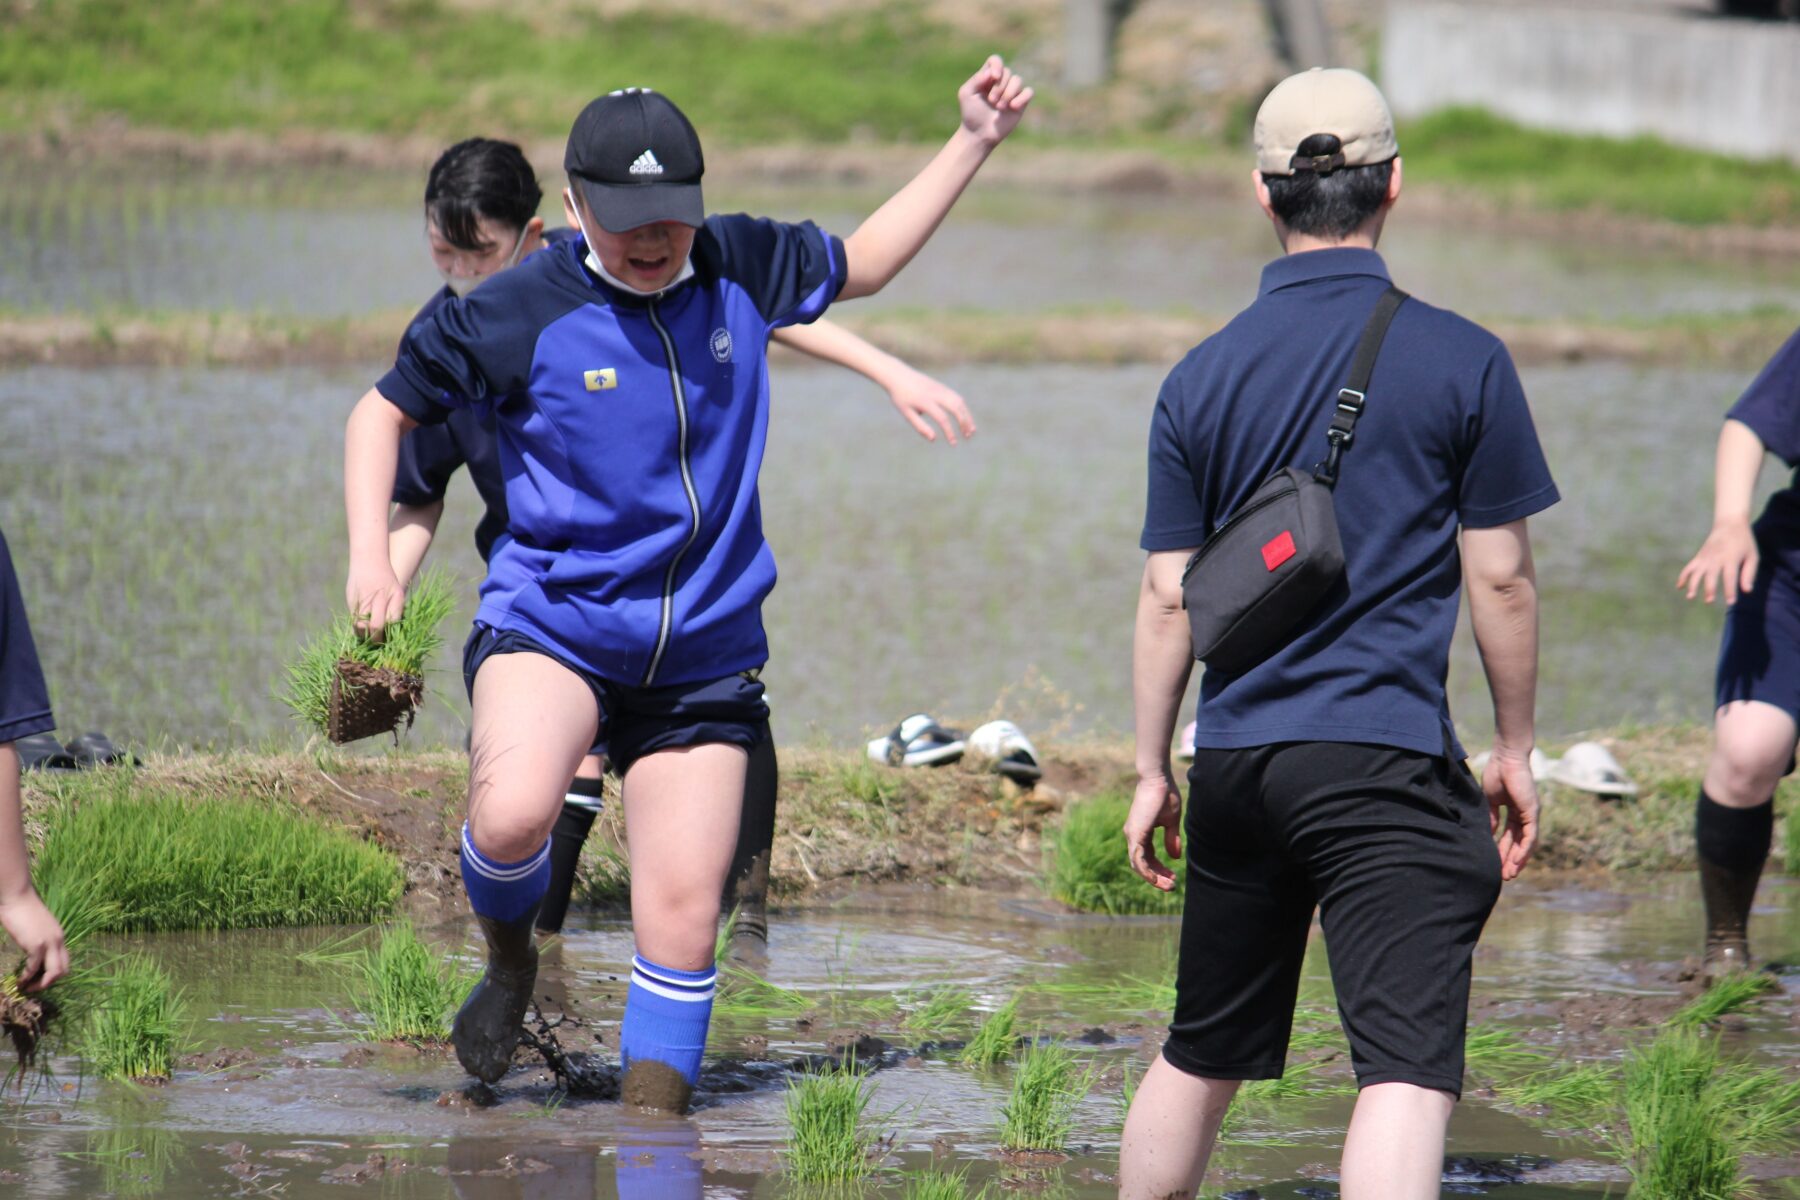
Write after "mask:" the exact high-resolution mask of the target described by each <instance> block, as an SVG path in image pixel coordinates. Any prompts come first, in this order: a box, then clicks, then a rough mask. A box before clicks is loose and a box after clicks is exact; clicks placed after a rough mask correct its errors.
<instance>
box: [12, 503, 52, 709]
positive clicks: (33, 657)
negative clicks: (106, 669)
mask: <svg viewBox="0 0 1800 1200" xmlns="http://www.w3.org/2000/svg"><path fill="white" fill-rule="evenodd" d="M54 728H56V718H55V717H53V716H52V715H51V713H50V690H49V688H48V687H47V686H46V685H45V683H44V672H43V669H42V668H41V667H39V666H38V657H37V647H36V645H35V644H34V643H33V642H32V640H31V625H30V624H29V623H28V622H27V621H26V619H25V598H24V597H23V596H22V595H20V593H19V580H18V576H16V575H15V574H13V562H12V554H11V552H10V551H8V549H7V547H6V535H5V534H0V743H4V742H16V741H18V740H19V739H20V738H22V737H30V736H31V735H32V734H34V733H43V732H44V731H45V730H48V729H54Z"/></svg>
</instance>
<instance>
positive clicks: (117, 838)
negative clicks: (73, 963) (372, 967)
mask: <svg viewBox="0 0 1800 1200" xmlns="http://www.w3.org/2000/svg"><path fill="white" fill-rule="evenodd" d="M86 774H89V775H92V776H99V777H100V778H93V779H88V778H83V779H81V780H78V781H73V782H71V784H70V785H69V790H67V791H66V792H65V793H64V794H63V795H62V796H61V797H60V798H59V799H58V801H57V802H56V803H54V804H52V805H50V806H49V807H48V808H47V809H45V811H44V813H43V822H42V823H43V827H44V835H43V841H42V843H41V844H40V845H39V847H38V851H37V855H36V874H37V876H38V878H39V879H40V880H42V881H44V882H45V884H46V886H54V887H62V886H68V885H69V884H70V883H71V882H72V881H77V880H79V881H81V886H82V887H83V888H85V889H88V890H89V891H90V892H91V894H92V895H93V896H94V897H96V898H97V899H98V900H99V901H100V902H101V903H103V904H104V905H105V906H106V908H105V913H104V919H103V920H101V922H100V925H101V927H103V928H105V929H108V930H116V931H123V932H133V931H139V930H144V931H155V930H169V929H249V928H263V927H270V926H282V925H337V924H348V923H352V922H361V921H368V920H372V919H375V918H378V917H382V916H385V915H386V914H387V913H388V912H390V911H392V909H393V906H394V903H395V902H396V901H397V900H398V899H399V898H400V893H401V890H402V889H403V888H404V886H405V876H404V873H403V872H402V870H401V867H400V863H399V861H398V860H397V859H395V857H394V856H393V855H392V854H389V853H388V852H387V851H385V850H383V849H382V848H381V847H379V846H375V845H372V844H371V843H369V842H365V841H363V840H361V839H359V838H356V837H354V836H352V835H350V834H348V833H346V832H344V831H342V830H339V829H334V828H332V827H330V826H327V825H325V824H323V823H321V822H319V821H316V820H314V819H312V818H310V817H307V816H305V815H304V814H302V813H300V812H298V811H296V810H294V809H292V808H290V807H288V806H287V805H284V804H272V803H267V802H251V801H246V800H236V799H222V798H194V797H191V796H188V795H185V794H182V793H179V792H175V791H172V790H163V789H155V788H146V787H141V786H139V785H138V783H137V780H136V777H135V774H134V773H133V772H131V771H130V770H126V769H118V770H114V771H107V772H91V773H86ZM66 924H67V923H66V922H65V929H66Z"/></svg>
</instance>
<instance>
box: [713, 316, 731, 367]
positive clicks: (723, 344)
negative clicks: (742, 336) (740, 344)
mask: <svg viewBox="0 0 1800 1200" xmlns="http://www.w3.org/2000/svg"><path fill="white" fill-rule="evenodd" d="M710 345H711V346H712V356H713V357H714V358H716V359H718V360H719V361H720V362H730V361H731V331H730V330H729V329H726V328H725V327H724V326H723V325H721V326H720V327H719V328H717V329H715V330H713V333H712V341H711V343H710Z"/></svg>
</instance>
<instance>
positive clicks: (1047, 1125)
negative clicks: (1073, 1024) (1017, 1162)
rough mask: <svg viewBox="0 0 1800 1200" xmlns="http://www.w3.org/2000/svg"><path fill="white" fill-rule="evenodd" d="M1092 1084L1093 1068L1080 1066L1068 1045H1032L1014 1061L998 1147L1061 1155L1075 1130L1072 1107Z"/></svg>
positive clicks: (1058, 1043) (1002, 1113) (1051, 1043)
mask: <svg viewBox="0 0 1800 1200" xmlns="http://www.w3.org/2000/svg"><path fill="white" fill-rule="evenodd" d="M1093 1082H1094V1069H1093V1068H1092V1067H1086V1068H1083V1067H1082V1065H1081V1064H1080V1063H1079V1062H1078V1061H1076V1058H1075V1055H1074V1054H1073V1053H1072V1052H1071V1051H1070V1050H1069V1048H1068V1047H1067V1046H1064V1045H1062V1044H1061V1043H1060V1042H1048V1043H1045V1044H1043V1045H1033V1046H1031V1047H1030V1048H1029V1049H1027V1050H1026V1051H1025V1054H1024V1055H1023V1057H1021V1058H1020V1059H1019V1065H1018V1067H1017V1068H1016V1069H1015V1070H1014V1072H1013V1082H1012V1093H1011V1095H1009V1096H1008V1097H1007V1100H1006V1103H1005V1105H1003V1106H1002V1107H1001V1109H1000V1119H1001V1123H1000V1144H1001V1145H1002V1146H1004V1147H1005V1148H1006V1149H1008V1150H1039V1151H1052V1152H1057V1153H1060V1152H1061V1151H1062V1150H1063V1149H1064V1148H1065V1147H1067V1146H1068V1144H1069V1134H1070V1133H1072V1132H1074V1129H1075V1109H1076V1106H1077V1105H1079V1104H1080V1103H1081V1101H1082V1099H1083V1098H1084V1097H1085V1096H1086V1095H1087V1093H1088V1089H1089V1088H1090V1087H1092V1086H1093Z"/></svg>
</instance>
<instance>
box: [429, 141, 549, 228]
mask: <svg viewBox="0 0 1800 1200" xmlns="http://www.w3.org/2000/svg"><path fill="white" fill-rule="evenodd" d="M543 198H544V193H543V189H541V188H539V187H538V181H537V174H536V172H534V171H533V170H532V169H531V164H530V163H528V162H526V161H525V155H524V153H523V152H522V151H521V150H520V149H519V148H518V147H517V146H515V145H513V144H512V143H511V142H500V141H495V140H494V139H493V138H470V139H469V140H468V141H466V142H458V143H456V145H454V146H452V147H450V148H449V149H448V150H446V151H444V152H443V153H442V154H440V155H439V156H438V160H437V161H436V162H435V163H433V164H431V174H430V175H428V176H426V178H425V215H426V217H428V218H429V219H430V220H431V223H432V224H434V225H436V226H437V228H438V232H439V233H441V234H443V235H444V240H445V241H447V242H449V243H450V244H451V245H452V246H455V247H456V248H457V249H459V250H486V249H488V248H489V246H488V243H487V242H486V241H485V240H484V239H483V238H482V236H481V221H482V219H483V218H486V219H487V220H490V221H499V222H500V223H501V224H503V225H505V226H506V227H507V228H509V229H523V228H525V224H526V222H528V221H530V220H531V218H533V217H535V216H536V215H537V210H538V203H539V202H540V201H542V200H543Z"/></svg>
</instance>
